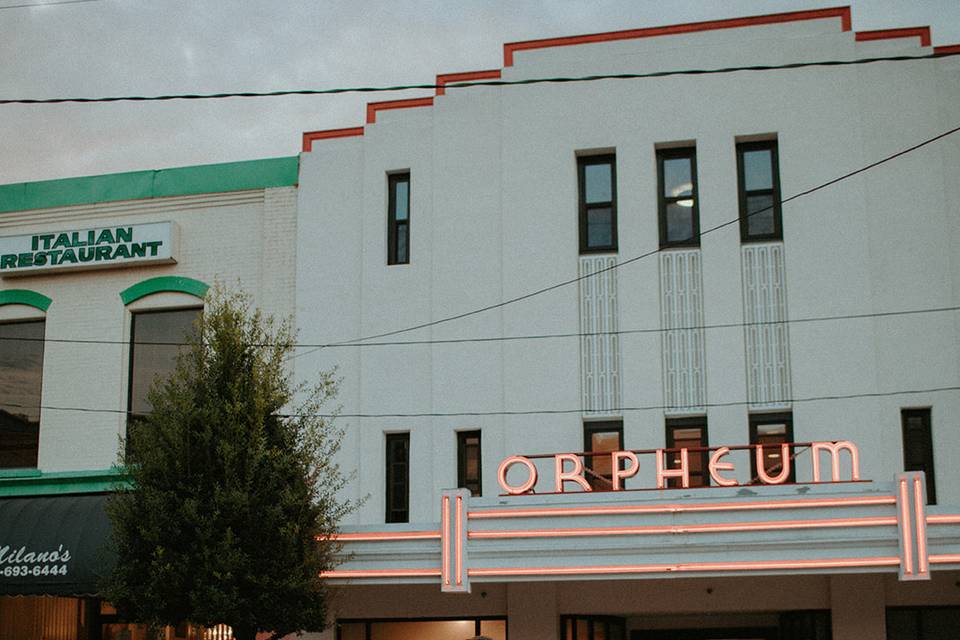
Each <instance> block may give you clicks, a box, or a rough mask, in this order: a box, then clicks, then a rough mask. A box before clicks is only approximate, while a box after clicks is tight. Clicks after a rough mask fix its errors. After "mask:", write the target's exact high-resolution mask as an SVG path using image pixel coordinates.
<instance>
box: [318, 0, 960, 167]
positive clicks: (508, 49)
mask: <svg viewBox="0 0 960 640" xmlns="http://www.w3.org/2000/svg"><path fill="white" fill-rule="evenodd" d="M829 18H839V19H840V28H841V31H851V30H852V26H851V17H850V7H830V8H827V9H814V10H810V11H790V12H786V13H771V14H767V15H760V16H747V17H744V18H729V19H725V20H709V21H706V22H689V23H686V24H675V25H669V26H662V27H646V28H643V29H628V30H625V31H608V32H605V33H591V34H586V35H580V36H567V37H561V38H543V39H540V40H526V41H522V42H509V43H506V44H504V45H503V66H504V67H512V66H513V62H514V60H513V58H514V54H515V53H516V52H517V51H528V50H531V49H545V48H548V47H566V46H570V45H577V44H589V43H594V42H611V41H615V40H629V39H633V38H650V37H654V36H665V35H675V34H682V33H695V32H698V31H714V30H718V29H735V28H739V27H751V26H758V25H766V24H779V23H784V22H799V21H803V20H824V19H829ZM912 37H918V38H920V46H923V47H929V46H930V45H931V37H930V27H906V28H902V29H878V30H875V31H858V32H857V33H855V34H854V38H855V39H856V40H857V41H859V42H863V41H869V40H885V39H892V38H912ZM933 52H934V53H935V54H937V53H940V54H952V53H960V44H951V45H945V46H941V47H934V49H933ZM501 77H502V70H501V69H486V70H483V71H462V72H458V73H443V74H439V75H437V80H436V83H435V84H437V85H439V86H438V87H437V88H436V95H438V96H442V95H445V94H446V86H445V85H447V84H450V83H456V82H470V81H473V80H499V79H500V78H501ZM432 106H433V97H427V98H409V99H406V100H386V101H383V102H370V103H367V124H373V123H375V122H376V121H377V112H378V111H386V110H388V109H410V108H414V107H432ZM363 131H364V129H363V127H348V128H346V129H327V130H323V131H308V132H306V133H304V134H303V150H304V151H310V150H311V149H312V148H313V141H314V140H326V139H329V138H344V137H348V136H362V135H363Z"/></svg>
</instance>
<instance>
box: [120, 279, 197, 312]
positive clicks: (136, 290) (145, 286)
mask: <svg viewBox="0 0 960 640" xmlns="http://www.w3.org/2000/svg"><path fill="white" fill-rule="evenodd" d="M209 288H210V285H208V284H207V283H205V282H200V281H199V280H194V279H193V278H185V277H183V276H158V277H156V278H150V279H149V280H144V281H143V282H138V283H137V284H135V285H133V286H131V287H127V288H126V289H124V290H123V291H121V292H120V299H121V300H123V304H124V305H128V304H130V303H131V302H136V301H137V300H139V299H140V298H143V297H144V296H149V295H151V294H154V293H162V292H164V291H177V292H179V293H188V294H190V295H191V296H196V297H197V298H202V297H203V296H205V295H207V289H209Z"/></svg>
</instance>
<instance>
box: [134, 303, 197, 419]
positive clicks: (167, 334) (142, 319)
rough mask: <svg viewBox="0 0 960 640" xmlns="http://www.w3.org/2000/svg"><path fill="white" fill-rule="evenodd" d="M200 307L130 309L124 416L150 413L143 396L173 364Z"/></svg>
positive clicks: (182, 348) (166, 374) (187, 336)
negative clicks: (152, 309)
mask: <svg viewBox="0 0 960 640" xmlns="http://www.w3.org/2000/svg"><path fill="white" fill-rule="evenodd" d="M202 311H203V310H202V309H200V308H191V309H174V310H163V311H142V312H139V313H134V314H133V318H132V320H131V322H130V388H129V390H128V404H127V418H128V421H129V420H130V419H133V420H137V419H140V418H143V417H144V416H145V415H146V414H148V413H150V410H151V406H150V400H149V399H148V398H147V395H148V393H149V392H150V387H152V386H153V384H154V382H158V381H159V382H162V381H163V380H165V379H166V378H168V377H170V375H171V374H172V373H173V372H174V370H175V369H176V368H177V356H178V355H179V354H180V352H181V351H182V350H184V349H185V348H186V346H185V344H184V343H185V342H187V340H188V339H189V338H190V336H191V335H192V334H193V332H194V329H195V323H196V321H197V318H199V317H200V314H201V313H202Z"/></svg>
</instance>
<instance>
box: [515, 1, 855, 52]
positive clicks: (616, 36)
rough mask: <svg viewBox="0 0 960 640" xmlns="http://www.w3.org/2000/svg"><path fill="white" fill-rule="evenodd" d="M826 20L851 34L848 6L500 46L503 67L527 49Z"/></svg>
mask: <svg viewBox="0 0 960 640" xmlns="http://www.w3.org/2000/svg"><path fill="white" fill-rule="evenodd" d="M825 18H840V24H841V29H842V30H843V31H850V30H851V24H850V7H832V8H829V9H815V10H812V11H790V12H787V13H772V14H768V15H762V16H749V17H745V18H729V19H726V20H709V21H706V22H688V23H686V24H674V25H669V26H662V27H646V28H643V29H628V30H626V31H607V32H605V33H591V34H587V35H582V36H567V37H563V38H543V39H541V40H526V41H523V42H509V43H507V44H504V45H503V66H505V67H512V66H513V55H514V53H516V52H517V51H527V50H530V49H544V48H547V47H566V46H570V45H575V44H588V43H591V42H610V41H612V40H629V39H633V38H651V37H654V36H667V35H675V34H679V33H694V32H697V31H714V30H717V29H735V28H739V27H752V26H756V25H763V24H777V23H780V22H797V21H800V20H821V19H825Z"/></svg>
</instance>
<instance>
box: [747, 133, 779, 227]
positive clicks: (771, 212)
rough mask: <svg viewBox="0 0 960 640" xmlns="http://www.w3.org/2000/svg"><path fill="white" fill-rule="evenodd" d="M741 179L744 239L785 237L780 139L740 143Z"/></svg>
mask: <svg viewBox="0 0 960 640" xmlns="http://www.w3.org/2000/svg"><path fill="white" fill-rule="evenodd" d="M737 183H738V189H739V194H740V240H741V241H742V242H756V241H762V240H781V239H783V224H782V217H781V214H780V162H779V159H778V157H777V141H776V140H764V141H761V142H741V143H740V144H738V145H737Z"/></svg>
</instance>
